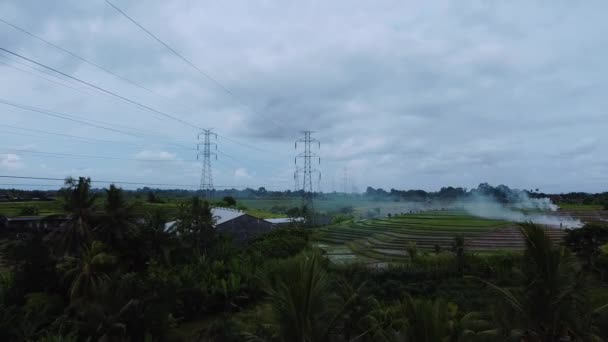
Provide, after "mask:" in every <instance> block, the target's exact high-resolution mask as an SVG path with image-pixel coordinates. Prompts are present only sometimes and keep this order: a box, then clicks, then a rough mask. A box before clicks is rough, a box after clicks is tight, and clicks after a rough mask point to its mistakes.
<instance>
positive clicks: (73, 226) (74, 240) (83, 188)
mask: <svg viewBox="0 0 608 342" xmlns="http://www.w3.org/2000/svg"><path fill="white" fill-rule="evenodd" d="M65 185H66V188H64V189H63V190H62V192H63V199H64V210H65V212H66V213H67V214H68V221H67V222H65V223H64V224H63V225H62V226H61V227H60V229H58V230H56V231H55V232H54V234H52V235H51V239H52V240H55V244H54V247H55V253H56V254H64V255H75V254H78V253H80V252H81V251H82V249H83V246H85V245H86V244H87V243H88V242H89V241H91V226H90V225H91V221H92V219H93V216H94V210H95V207H94V203H95V198H96V196H95V195H94V194H92V193H91V179H90V178H84V177H80V178H79V179H78V181H76V180H75V179H73V178H68V179H66V181H65Z"/></svg>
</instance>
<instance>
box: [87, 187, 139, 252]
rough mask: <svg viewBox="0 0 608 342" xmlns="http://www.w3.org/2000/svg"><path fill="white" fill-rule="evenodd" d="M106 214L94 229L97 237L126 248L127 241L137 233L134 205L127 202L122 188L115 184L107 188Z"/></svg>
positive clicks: (121, 248) (106, 242) (110, 244)
mask: <svg viewBox="0 0 608 342" xmlns="http://www.w3.org/2000/svg"><path fill="white" fill-rule="evenodd" d="M105 192H106V203H105V206H104V214H103V216H102V217H101V220H100V222H99V224H98V225H97V226H96V227H95V229H94V231H95V233H96V234H97V238H98V239H99V240H100V241H102V242H103V243H105V244H106V245H108V246H111V247H112V248H118V249H120V250H125V249H126V248H127V241H129V240H132V239H134V238H135V236H136V235H137V224H136V223H135V216H134V214H133V206H132V205H129V204H127V202H126V201H125V199H124V193H123V191H122V189H120V188H117V187H116V186H115V185H114V184H112V185H110V188H109V189H107V190H105Z"/></svg>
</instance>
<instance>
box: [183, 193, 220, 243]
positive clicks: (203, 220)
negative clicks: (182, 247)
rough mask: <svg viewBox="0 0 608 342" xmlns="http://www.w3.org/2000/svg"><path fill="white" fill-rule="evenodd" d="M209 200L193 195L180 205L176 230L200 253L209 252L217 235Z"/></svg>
mask: <svg viewBox="0 0 608 342" xmlns="http://www.w3.org/2000/svg"><path fill="white" fill-rule="evenodd" d="M214 225H215V219H214V217H213V214H212V213H211V207H210V206H209V202H207V201H202V200H201V199H200V198H199V197H192V199H191V200H190V201H188V202H186V203H183V204H182V205H180V208H179V215H178V219H177V227H176V232H177V234H178V235H179V237H180V238H181V239H182V241H184V242H185V243H186V244H187V245H189V246H191V247H192V248H193V249H194V251H195V252H196V253H198V254H205V253H207V251H208V249H209V248H210V247H211V245H212V244H213V242H214V241H215V238H216V237H217V234H216V231H215V228H214Z"/></svg>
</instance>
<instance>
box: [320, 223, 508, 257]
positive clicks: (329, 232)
mask: <svg viewBox="0 0 608 342" xmlns="http://www.w3.org/2000/svg"><path fill="white" fill-rule="evenodd" d="M510 224H511V223H510V222H505V221H499V220H489V219H481V218H478V217H474V216H470V215H467V214H465V213H463V212H458V211H428V212H424V213H420V214H409V215H402V216H395V217H392V218H384V219H374V220H359V221H354V222H344V223H341V224H336V225H332V226H328V227H323V228H320V229H317V230H316V231H315V235H314V239H315V240H316V242H317V244H319V245H321V248H322V249H324V250H325V251H326V253H327V254H329V255H331V254H342V255H347V254H349V253H348V252H346V251H345V250H344V247H346V248H347V249H348V251H350V253H352V254H355V255H357V256H358V257H363V258H365V259H368V260H369V259H371V260H380V261H388V262H403V261H407V260H408V257H407V254H406V253H405V250H406V246H407V245H408V243H410V242H415V243H416V246H417V248H418V249H420V250H421V251H430V250H433V249H434V247H435V245H436V244H437V245H440V246H441V247H442V249H443V250H445V249H446V248H449V245H450V244H451V243H452V241H453V239H454V237H455V236H457V235H460V234H462V235H465V236H467V237H470V238H474V237H476V236H480V235H482V234H483V233H486V232H489V231H492V230H494V229H496V228H500V227H505V226H508V225H510ZM336 251H339V252H336Z"/></svg>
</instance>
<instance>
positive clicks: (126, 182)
mask: <svg viewBox="0 0 608 342" xmlns="http://www.w3.org/2000/svg"><path fill="white" fill-rule="evenodd" d="M0 178H5V179H29V180H45V181H60V182H64V181H65V178H51V177H29V176H8V175H0ZM91 183H99V184H124V185H143V186H175V187H193V185H192V184H171V183H145V182H131V181H116V180H91ZM215 187H216V188H224V189H228V188H235V189H236V188H246V187H249V186H246V185H216V186H215ZM265 187H267V188H270V187H272V186H265Z"/></svg>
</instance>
